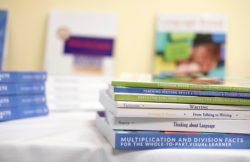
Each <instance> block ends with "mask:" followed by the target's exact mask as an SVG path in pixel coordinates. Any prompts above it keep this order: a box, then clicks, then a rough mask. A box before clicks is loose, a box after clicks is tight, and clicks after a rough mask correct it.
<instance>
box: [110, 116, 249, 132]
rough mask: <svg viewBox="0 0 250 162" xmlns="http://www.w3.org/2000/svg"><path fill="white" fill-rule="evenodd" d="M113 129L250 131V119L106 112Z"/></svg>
mask: <svg viewBox="0 0 250 162" xmlns="http://www.w3.org/2000/svg"><path fill="white" fill-rule="evenodd" d="M106 116H107V120H108V122H109V125H110V127H111V128H112V129H121V130H157V131H159V130H161V131H188V132H217V133H244V134H249V133H250V127H249V125H250V120H208V119H159V118H158V119H157V118H125V117H124V118H122V117H115V116H114V115H113V114H112V113H110V112H106Z"/></svg>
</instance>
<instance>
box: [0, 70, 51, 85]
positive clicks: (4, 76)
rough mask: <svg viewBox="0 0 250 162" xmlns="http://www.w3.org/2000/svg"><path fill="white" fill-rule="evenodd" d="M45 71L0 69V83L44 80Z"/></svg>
mask: <svg viewBox="0 0 250 162" xmlns="http://www.w3.org/2000/svg"><path fill="white" fill-rule="evenodd" d="M46 79H47V72H31V71H29V72H28V71H1V72H0V83H17V82H18V83H19V82H45V81H46Z"/></svg>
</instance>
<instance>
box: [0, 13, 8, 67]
mask: <svg viewBox="0 0 250 162" xmlns="http://www.w3.org/2000/svg"><path fill="white" fill-rule="evenodd" d="M7 28H8V11H7V10H2V9H0V70H3V66H4V58H5V55H6V47H7Z"/></svg>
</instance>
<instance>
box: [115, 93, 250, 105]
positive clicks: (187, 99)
mask: <svg viewBox="0 0 250 162" xmlns="http://www.w3.org/2000/svg"><path fill="white" fill-rule="evenodd" d="M114 100H116V101H138V102H169V103H187V104H215V105H244V106H250V99H244V98H225V97H194V96H167V95H140V94H133V95H132V94H119V93H116V94H114Z"/></svg>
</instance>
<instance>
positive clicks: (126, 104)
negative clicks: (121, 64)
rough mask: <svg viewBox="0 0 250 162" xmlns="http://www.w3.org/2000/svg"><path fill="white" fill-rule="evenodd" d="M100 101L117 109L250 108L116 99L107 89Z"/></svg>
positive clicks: (247, 107) (247, 108)
mask: <svg viewBox="0 0 250 162" xmlns="http://www.w3.org/2000/svg"><path fill="white" fill-rule="evenodd" d="M99 101H100V102H101V103H102V104H105V105H107V106H108V107H109V109H112V110H114V111H115V109H117V108H125V109H126V108H129V109H133V108H140V109H179V110H224V111H226V110H230V111H241V110H250V106H235V105H234V106H231V105H207V104H186V103H163V102H132V101H114V100H113V99H112V98H111V96H110V95H109V94H108V92H107V91H105V90H102V91H100V95H99Z"/></svg>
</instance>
